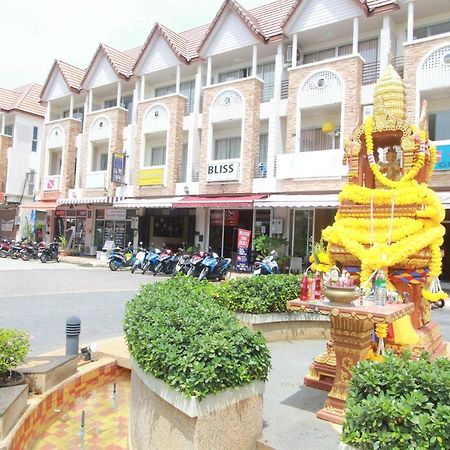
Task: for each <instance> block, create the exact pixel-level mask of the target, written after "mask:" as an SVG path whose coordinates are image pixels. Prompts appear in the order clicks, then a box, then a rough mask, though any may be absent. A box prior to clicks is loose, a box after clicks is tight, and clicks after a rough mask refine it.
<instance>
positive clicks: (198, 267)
mask: <svg viewBox="0 0 450 450" xmlns="http://www.w3.org/2000/svg"><path fill="white" fill-rule="evenodd" d="M207 256H208V254H207V253H206V252H197V253H195V254H194V255H192V257H191V261H190V267H189V270H188V272H187V275H188V276H190V277H198V276H199V275H200V272H201V271H202V262H203V260H204V259H205V258H206V257H207Z"/></svg>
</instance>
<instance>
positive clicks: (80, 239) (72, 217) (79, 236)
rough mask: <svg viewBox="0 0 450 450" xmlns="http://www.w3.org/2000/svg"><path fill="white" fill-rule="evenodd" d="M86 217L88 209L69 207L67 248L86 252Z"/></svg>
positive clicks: (66, 234) (67, 214)
mask: <svg viewBox="0 0 450 450" xmlns="http://www.w3.org/2000/svg"><path fill="white" fill-rule="evenodd" d="M86 218H87V210H86V209H82V210H75V209H69V210H67V212H66V230H65V236H66V239H67V248H70V249H73V250H76V251H78V252H79V253H83V252H84V246H85V244H86Z"/></svg>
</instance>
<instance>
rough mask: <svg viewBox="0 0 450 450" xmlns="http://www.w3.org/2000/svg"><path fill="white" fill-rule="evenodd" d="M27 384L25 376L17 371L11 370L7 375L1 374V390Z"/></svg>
mask: <svg viewBox="0 0 450 450" xmlns="http://www.w3.org/2000/svg"><path fill="white" fill-rule="evenodd" d="M25 383H26V381H25V376H24V375H23V374H22V373H20V372H16V371H15V370H11V372H9V373H6V374H0V388H2V387H10V386H18V385H19V384H25Z"/></svg>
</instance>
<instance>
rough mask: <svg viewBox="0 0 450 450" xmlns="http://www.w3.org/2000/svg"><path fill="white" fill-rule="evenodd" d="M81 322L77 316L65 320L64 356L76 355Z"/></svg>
mask: <svg viewBox="0 0 450 450" xmlns="http://www.w3.org/2000/svg"><path fill="white" fill-rule="evenodd" d="M80 333H81V320H80V318H79V317H77V316H72V317H69V318H68V319H67V320H66V355H78V348H79V346H80Z"/></svg>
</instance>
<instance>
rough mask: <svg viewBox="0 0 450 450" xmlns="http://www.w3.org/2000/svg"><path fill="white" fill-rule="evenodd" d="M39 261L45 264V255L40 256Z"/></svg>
mask: <svg viewBox="0 0 450 450" xmlns="http://www.w3.org/2000/svg"><path fill="white" fill-rule="evenodd" d="M39 259H40V260H41V263H44V264H45V263H46V262H47V255H46V254H45V253H44V254H42V255H41V257H40V258H39Z"/></svg>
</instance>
